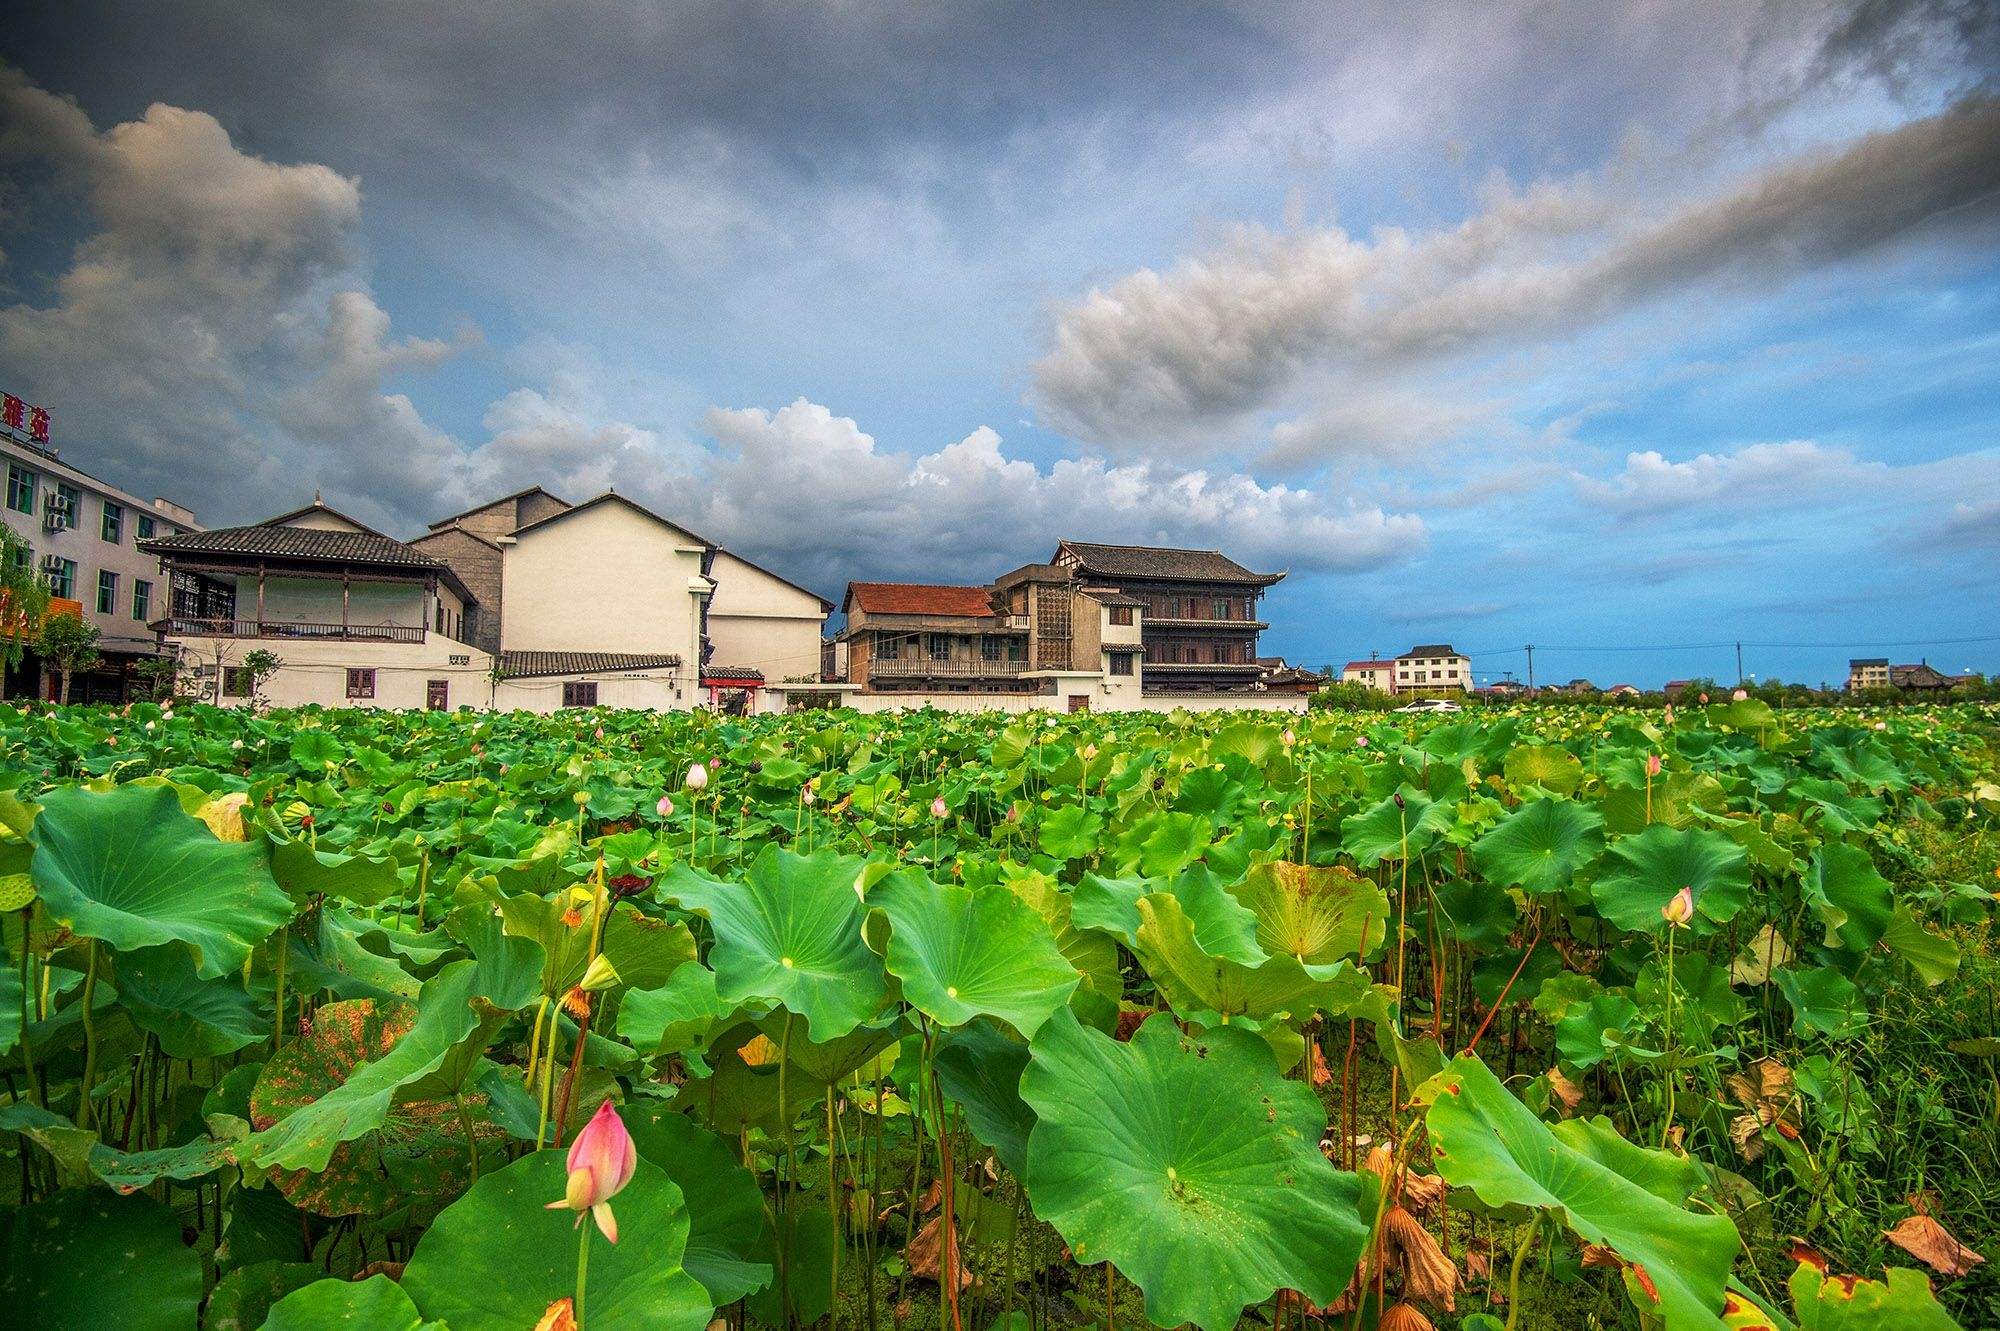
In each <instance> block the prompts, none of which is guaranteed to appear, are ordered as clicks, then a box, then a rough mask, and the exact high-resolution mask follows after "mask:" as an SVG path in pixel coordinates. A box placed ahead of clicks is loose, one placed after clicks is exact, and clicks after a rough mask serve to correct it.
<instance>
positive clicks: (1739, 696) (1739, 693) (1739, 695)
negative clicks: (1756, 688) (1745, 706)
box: [1729, 689, 1750, 702]
mask: <svg viewBox="0 0 2000 1331" xmlns="http://www.w3.org/2000/svg"><path fill="white" fill-rule="evenodd" d="M1729 696H1730V697H1731V698H1734V699H1735V700H1736V701H1737V702H1742V701H1743V700H1744V699H1745V698H1748V697H1749V696H1750V694H1749V693H1748V692H1747V691H1745V690H1743V689H1738V690H1736V692H1734V693H1732V694H1730V695H1729Z"/></svg>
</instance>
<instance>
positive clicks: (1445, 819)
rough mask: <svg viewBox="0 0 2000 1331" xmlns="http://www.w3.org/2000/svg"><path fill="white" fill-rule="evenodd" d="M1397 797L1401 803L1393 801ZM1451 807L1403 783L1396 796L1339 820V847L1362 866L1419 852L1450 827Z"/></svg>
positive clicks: (1368, 867)
mask: <svg viewBox="0 0 2000 1331" xmlns="http://www.w3.org/2000/svg"><path fill="white" fill-rule="evenodd" d="M1398 796H1400V797H1401V799H1402V801H1403V803H1402V806H1401V807H1400V808H1399V807H1398V806H1397V804H1396V799H1397V797H1398ZM1452 821H1453V818H1452V806H1451V805H1449V804H1442V803H1436V802H1433V801H1432V799H1431V797H1430V796H1428V795H1426V794H1424V793H1423V792H1422V791H1421V790H1418V789H1417V788H1416V787H1415V786H1412V785H1408V784H1405V785H1404V786H1403V787H1402V789H1400V790H1398V791H1397V792H1396V795H1394V796H1391V797H1389V798H1388V799H1385V800H1383V801H1382V802H1381V803H1380V804H1377V805H1375V806H1374V807H1373V808H1371V809H1368V810H1366V811H1364V812H1362V813H1357V814H1355V815H1353V816H1352V817H1349V818H1343V819H1341V820H1340V848H1341V849H1342V850H1344V851H1346V852H1347V853H1348V854H1349V855H1352V856H1353V857H1354V862H1355V863H1356V864H1358V865H1360V866H1361V867H1362V868H1364V869H1372V868H1374V867H1375V866H1376V865H1378V864H1380V863H1381V862H1382V861H1383V860H1400V859H1403V858H1404V857H1405V855H1408V856H1412V857H1414V856H1418V855H1422V854H1423V853H1424V852H1425V851H1427V850H1429V849H1430V848H1431V846H1432V845H1433V844H1435V843H1436V841H1437V839H1438V837H1439V836H1440V835H1442V834H1443V832H1444V830H1445V829H1446V828H1448V827H1450V826H1451V824H1452Z"/></svg>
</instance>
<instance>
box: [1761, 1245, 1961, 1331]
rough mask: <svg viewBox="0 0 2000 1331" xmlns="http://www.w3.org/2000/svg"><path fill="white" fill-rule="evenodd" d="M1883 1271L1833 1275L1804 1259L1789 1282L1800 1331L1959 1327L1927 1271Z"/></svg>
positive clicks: (1956, 1329)
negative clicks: (1875, 1276)
mask: <svg viewBox="0 0 2000 1331" xmlns="http://www.w3.org/2000/svg"><path fill="white" fill-rule="evenodd" d="M1883 1274H1884V1276H1885V1277H1887V1278H1886V1279H1885V1280H1864V1279H1861V1278H1859V1277H1857V1276H1829V1275H1827V1274H1826V1273H1825V1272H1823V1271H1821V1270H1819V1268H1817V1267H1815V1266H1814V1265H1813V1264H1812V1263H1810V1262H1801V1263H1799V1269H1798V1270H1796V1271H1794V1272H1793V1273H1792V1279H1791V1282H1790V1284H1789V1286H1788V1292H1789V1293H1790V1294H1791V1296H1792V1311H1793V1312H1794V1313H1795V1314H1796V1315H1797V1317H1798V1319H1799V1331H1959V1326H1958V1323H1957V1322H1955V1321H1953V1320H1952V1318H1951V1314H1950V1313H1948V1312H1946V1311H1945V1310H1944V1309H1943V1307H1941V1306H1940V1305H1939V1304H1938V1301H1937V1296H1936V1295H1934V1294H1932V1293H1931V1282H1930V1281H1929V1280H1928V1279H1926V1278H1925V1276H1924V1274H1923V1272H1921V1271H1913V1270H1911V1269H1910V1268H1909V1267H1907V1266H1892V1267H1889V1268H1888V1269H1887V1270H1886V1271H1884V1272H1883ZM1751 1325H1752V1326H1755V1325H1759V1324H1758V1323H1751ZM1764 1325H1768V1323H1766V1324H1764Z"/></svg>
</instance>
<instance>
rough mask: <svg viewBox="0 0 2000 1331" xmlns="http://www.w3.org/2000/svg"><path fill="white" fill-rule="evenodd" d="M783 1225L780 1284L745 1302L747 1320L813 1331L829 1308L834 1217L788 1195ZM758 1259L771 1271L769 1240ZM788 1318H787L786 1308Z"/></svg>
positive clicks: (772, 1243) (773, 1259) (772, 1242)
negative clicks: (783, 1236) (751, 1319)
mask: <svg viewBox="0 0 2000 1331" xmlns="http://www.w3.org/2000/svg"><path fill="white" fill-rule="evenodd" d="M780 1223H782V1224H784V1225H785V1226H786V1231H787V1235H788V1241H787V1243H786V1245H785V1259H786V1263H785V1272H784V1280H783V1283H782V1284H780V1283H779V1282H778V1280H777V1279H776V1278H775V1277H774V1278H773V1280H772V1282H771V1283H770V1284H769V1285H767V1286H765V1287H764V1288H763V1289H761V1290H759V1291H758V1292H757V1293H755V1294H752V1295H751V1296H750V1299H749V1302H748V1303H747V1304H746V1305H745V1306H746V1307H747V1308H748V1309H749V1310H750V1315H751V1317H753V1318H755V1319H756V1320H757V1321H758V1322H759V1323H761V1324H762V1325H764V1326H767V1327H768V1326H785V1325H788V1324H789V1325H794V1326H812V1325H814V1324H815V1323H817V1322H818V1321H819V1320H820V1318H822V1317H824V1316H826V1314H827V1311H828V1310H829V1309H831V1308H832V1307H833V1255H834V1252H835V1251H836V1247H837V1245H838V1243H839V1240H838V1238H836V1236H835V1235H834V1231H833V1217H832V1216H830V1215H828V1214H827V1212H826V1208H825V1207H824V1206H813V1205H809V1204H808V1201H807V1199H806V1198H805V1197H804V1196H803V1195H801V1194H799V1193H793V1194H791V1196H789V1197H788V1198H786V1200H785V1208H784V1214H783V1218H782V1220H781V1222H780ZM768 1242H769V1247H767V1248H766V1249H765V1250H764V1252H763V1254H762V1256H763V1257H764V1259H765V1261H766V1262H767V1263H769V1264H770V1265H771V1266H772V1268H773V1270H774V1271H775V1269H776V1266H777V1260H778V1249H777V1240H776V1237H775V1236H773V1237H771V1238H770V1239H769V1240H768ZM787 1305H790V1309H791V1314H790V1316H789V1317H787V1316H786V1306H787Z"/></svg>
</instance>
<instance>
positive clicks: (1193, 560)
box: [1056, 541, 1285, 587]
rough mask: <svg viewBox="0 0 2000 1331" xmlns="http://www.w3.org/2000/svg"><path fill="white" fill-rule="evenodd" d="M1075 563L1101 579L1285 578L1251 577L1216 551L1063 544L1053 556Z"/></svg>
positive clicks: (1275, 576)
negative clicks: (1067, 557) (1070, 559)
mask: <svg viewBox="0 0 2000 1331" xmlns="http://www.w3.org/2000/svg"><path fill="white" fill-rule="evenodd" d="M1064 554H1068V555H1070V556H1071V557H1072V558H1074V559H1075V560H1076V563H1077V566H1078V567H1079V568H1081V569H1083V570H1084V571H1085V572H1086V573H1091V574H1095V575H1097V576H1098V577H1103V578H1113V579H1116V578H1167V579H1170V580H1172V581H1176V582H1251V583H1258V584H1261V585H1263V586H1267V587H1268V586H1269V585H1271V584H1272V583H1274V582H1277V581H1278V580H1279V579H1280V578H1283V577H1284V576H1285V575H1284V574H1282V573H1252V572H1251V571H1250V570H1249V569H1247V568H1245V567H1243V565H1241V564H1239V563H1237V562H1236V561H1235V560H1233V559H1231V558H1230V557H1229V556H1228V555H1225V554H1223V553H1222V552H1221V551H1220V550H1177V549H1173V548H1171V547H1167V546H1152V545H1094V544H1092V543H1090V542H1088V541H1064V542H1063V543H1062V544H1061V545H1060V546H1058V547H1057V549H1056V556H1057V557H1058V558H1060V557H1061V556H1063V555H1064Z"/></svg>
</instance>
